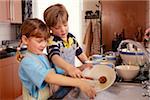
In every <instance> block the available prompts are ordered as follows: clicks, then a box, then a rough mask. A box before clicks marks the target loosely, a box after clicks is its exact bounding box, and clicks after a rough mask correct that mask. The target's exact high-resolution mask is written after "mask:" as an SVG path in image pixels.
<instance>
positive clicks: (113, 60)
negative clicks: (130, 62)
mask: <svg viewBox="0 0 150 100" xmlns="http://www.w3.org/2000/svg"><path fill="white" fill-rule="evenodd" d="M105 57H106V59H107V61H109V62H112V63H113V64H115V63H116V56H115V55H106V56H105Z"/></svg>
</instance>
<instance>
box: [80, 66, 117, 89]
mask: <svg viewBox="0 0 150 100" xmlns="http://www.w3.org/2000/svg"><path fill="white" fill-rule="evenodd" d="M83 75H84V76H88V77H92V78H93V79H95V80H86V81H87V82H89V83H90V84H91V85H93V86H94V87H95V89H96V91H97V92H100V91H103V90H105V89H107V88H109V87H110V86H111V85H112V84H113V83H114V81H115V79H116V72H115V70H114V69H113V68H111V67H109V66H107V65H100V64H99V65H94V66H93V68H92V69H85V70H84V71H83ZM101 76H105V77H106V79H107V81H106V82H105V83H103V84H101V83H100V82H99V81H98V79H99V78H100V77H101Z"/></svg>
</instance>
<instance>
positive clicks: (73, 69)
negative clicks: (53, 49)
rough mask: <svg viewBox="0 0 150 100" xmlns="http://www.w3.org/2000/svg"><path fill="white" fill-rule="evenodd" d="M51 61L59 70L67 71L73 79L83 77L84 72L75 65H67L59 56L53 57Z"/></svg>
mask: <svg viewBox="0 0 150 100" xmlns="http://www.w3.org/2000/svg"><path fill="white" fill-rule="evenodd" d="M51 60H52V62H53V63H54V64H55V65H57V66H58V67H59V68H62V69H63V70H65V71H66V72H67V73H68V74H69V75H70V76H72V77H82V72H81V71H80V70H79V69H78V68H76V67H74V66H73V65H71V64H69V63H67V62H66V61H65V60H64V59H63V58H61V57H60V56H59V55H53V56H52V58H51Z"/></svg>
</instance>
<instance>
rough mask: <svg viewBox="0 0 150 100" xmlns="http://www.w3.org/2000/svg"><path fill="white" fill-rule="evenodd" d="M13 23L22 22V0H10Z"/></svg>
mask: <svg viewBox="0 0 150 100" xmlns="http://www.w3.org/2000/svg"><path fill="white" fill-rule="evenodd" d="M10 14H11V23H22V1H21V0H10Z"/></svg>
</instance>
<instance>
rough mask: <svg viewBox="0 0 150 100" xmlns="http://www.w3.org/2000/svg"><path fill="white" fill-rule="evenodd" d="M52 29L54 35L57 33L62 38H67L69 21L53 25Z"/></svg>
mask: <svg viewBox="0 0 150 100" xmlns="http://www.w3.org/2000/svg"><path fill="white" fill-rule="evenodd" d="M51 30H52V32H53V34H54V35H56V36H58V37H60V38H62V39H63V38H67V34H68V23H66V24H62V23H58V24H57V25H56V26H54V27H51Z"/></svg>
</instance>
